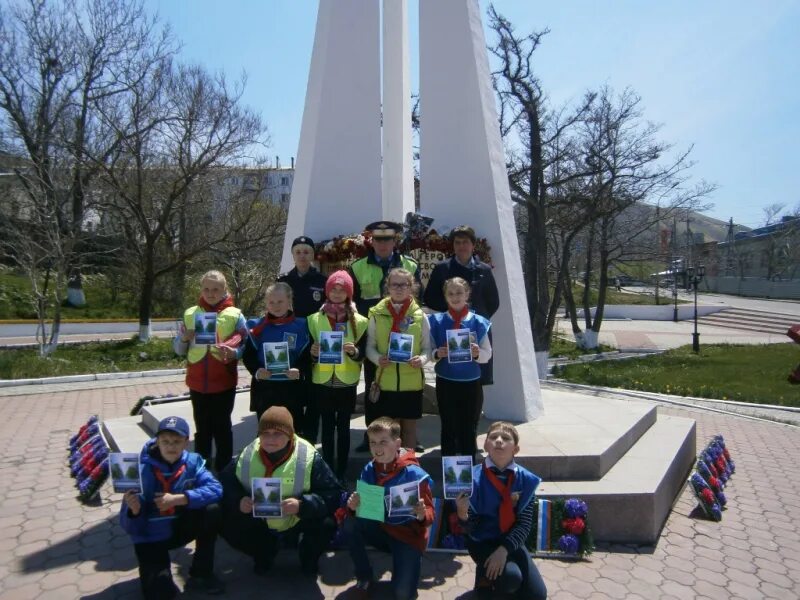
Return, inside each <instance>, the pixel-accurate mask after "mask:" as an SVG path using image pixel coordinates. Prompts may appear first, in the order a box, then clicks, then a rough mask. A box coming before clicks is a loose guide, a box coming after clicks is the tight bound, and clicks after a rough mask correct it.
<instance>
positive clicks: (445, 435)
mask: <svg viewBox="0 0 800 600" xmlns="http://www.w3.org/2000/svg"><path fill="white" fill-rule="evenodd" d="M443 290H444V297H445V300H447V312H443V313H436V314H432V315H430V316H429V317H428V321H429V323H430V327H431V339H432V341H433V344H432V345H433V347H434V348H435V350H434V351H433V358H434V360H436V361H437V362H436V403H437V405H438V406H439V420H440V423H441V433H442V456H474V455H475V452H476V451H477V449H478V448H477V446H476V445H475V439H476V438H477V433H478V432H477V422H476V421H475V418H474V415H476V414H477V415H480V411H481V406H480V405H481V404H482V400H483V394H482V393H481V368H480V366H479V365H480V364H486V363H487V362H488V361H489V359H490V358H491V357H492V345H491V342H490V341H489V335H488V333H489V328H490V327H491V323H490V322H489V321H488V320H487V319H484V318H483V317H481V316H480V315H477V314H475V313H474V312H473V311H471V310H470V308H469V305H468V304H467V302H469V292H470V288H469V284H468V283H467V282H466V280H464V279H462V278H461V277H452V278H450V279H448V280H447V281H445V283H444V286H443ZM454 330H461V331H462V332H463V331H464V330H469V337H470V338H472V337H473V336H474V338H475V341H472V340H471V339H466V336H465V339H463V340H462V341H461V343H463V344H464V345H466V344H467V343H469V346H468V348H469V351H470V355H469V359H467V360H466V361H464V362H455V361H451V360H450V357H449V355H450V349H451V348H453V350H458V349H461V348H463V349H466V348H464V346H461V345H460V344H459V341H458V338H455V337H454V338H451V339H450V340H448V338H447V332H448V331H454Z"/></svg>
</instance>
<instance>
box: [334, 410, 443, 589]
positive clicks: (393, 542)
mask: <svg viewBox="0 0 800 600" xmlns="http://www.w3.org/2000/svg"><path fill="white" fill-rule="evenodd" d="M367 436H368V439H369V450H370V452H371V453H372V461H371V462H369V463H367V465H366V466H365V467H364V468H363V469H362V470H361V477H360V479H361V480H362V481H365V482H366V483H369V484H370V485H380V486H383V489H384V498H385V500H388V497H389V496H390V490H391V488H392V487H394V486H397V485H402V484H406V483H408V484H413V483H414V482H418V485H419V499H418V501H417V503H416V505H414V507H413V509H412V514H410V515H407V516H399V517H398V516H388V515H386V518H385V521H384V522H383V523H381V522H378V521H372V520H368V519H362V518H360V517H355V518H351V519H348V527H349V533H350V544H349V545H350V556H351V558H352V559H353V566H354V567H355V572H356V580H357V581H356V587H355V588H354V590H353V591H352V597H354V598H362V599H365V598H368V597H369V595H370V593H371V592H372V587H373V575H374V573H373V571H372V565H371V564H370V561H369V556H368V555H367V548H366V547H367V545H370V546H372V547H374V548H376V549H378V550H380V551H382V552H388V553H390V554H391V555H392V589H393V591H394V597H395V599H396V600H411V599H412V598H416V597H417V587H418V586H419V577H420V570H421V566H422V555H423V553H424V552H425V547H426V546H427V542H428V527H429V526H430V524H431V523H432V522H433V496H432V494H431V478H430V475H428V474H427V473H426V472H425V471H424V470H423V469H422V468H421V467H420V466H419V461H418V460H417V457H416V456H415V454H414V450H412V449H410V448H409V449H407V448H403V447H402V440H401V438H400V424H399V423H398V422H397V421H395V420H393V419H390V418H389V417H380V418H378V419H375V420H374V421H372V423H370V424H369V427H367ZM360 505H361V498H360V497H359V494H358V492H353V493H352V494H351V495H350V497H349V498H348V500H347V508H349V509H350V510H351V511H352V512H354V513H355V512H356V511H357V510H358V507H359V506H360Z"/></svg>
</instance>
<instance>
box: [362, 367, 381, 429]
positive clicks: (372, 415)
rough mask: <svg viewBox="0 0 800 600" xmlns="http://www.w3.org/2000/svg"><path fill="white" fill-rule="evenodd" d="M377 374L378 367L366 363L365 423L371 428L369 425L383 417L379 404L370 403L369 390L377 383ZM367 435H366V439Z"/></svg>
mask: <svg viewBox="0 0 800 600" xmlns="http://www.w3.org/2000/svg"><path fill="white" fill-rule="evenodd" d="M376 373H377V367H376V366H375V364H374V363H373V362H372V361H371V360H365V361H364V422H365V423H366V424H367V426H368V427H369V424H370V423H372V422H373V421H374V420H375V419H377V418H378V417H382V416H383V415H381V414H378V411H377V410H376V409H377V403H376V402H370V401H369V388H370V386H371V385H372V382H373V381H375V375H376ZM366 436H367V434H366V433H364V438H365V439H366Z"/></svg>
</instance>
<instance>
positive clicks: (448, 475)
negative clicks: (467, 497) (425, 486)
mask: <svg viewBox="0 0 800 600" xmlns="http://www.w3.org/2000/svg"><path fill="white" fill-rule="evenodd" d="M444 480H445V481H446V482H447V483H455V482H456V481H458V477H456V472H455V470H454V469H453V467H447V469H446V470H445V472H444Z"/></svg>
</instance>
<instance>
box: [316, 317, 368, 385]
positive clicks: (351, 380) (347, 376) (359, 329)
mask: <svg viewBox="0 0 800 600" xmlns="http://www.w3.org/2000/svg"><path fill="white" fill-rule="evenodd" d="M353 317H354V319H355V322H356V332H355V335H353V332H352V331H351V329H352V328H353V327H352V325H351V323H350V320H349V319H348V321H347V322H346V325H347V328H346V329H345V332H344V341H345V343H347V342H352V343H354V344H355V343H357V342H358V340H360V339H361V336H363V335H364V333H365V332H366V331H367V325H368V324H369V320H368V319H367V318H366V317H362V316H361V315H359V314H358V313H356V314H355V315H353ZM306 320H307V321H308V331H309V332H310V333H311V337H312V338H314V341H315V342H319V339H320V335H319V333H320V332H321V331H332V328H331V322H330V320H329V319H328V316H327V315H326V314H325V313H324V312H322V311H320V312H316V313H314V314H312V315H309V316H308V317H307V318H306ZM334 373H335V374H336V377H337V378H338V379H339V381H341V382H342V383H345V384H347V385H356V384H357V383H358V378H359V377H360V375H361V362H360V361H356V360H353V359H352V358H350V357H349V356H348V355H347V353H346V352H345V353H344V363H342V364H341V365H332V364H327V363H322V364H321V363H319V362H315V363H314V366H313V367H312V369H311V380H312V381H313V382H314V383H320V384H321V383H326V382H328V381H330V380H331V377H333V375H334Z"/></svg>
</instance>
